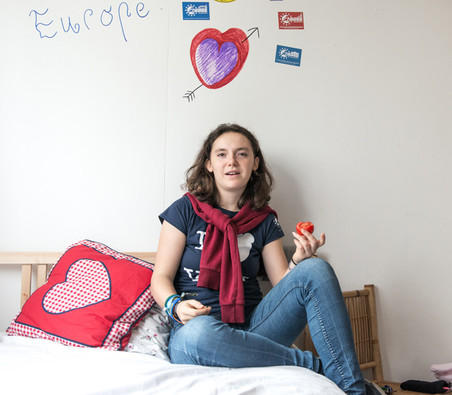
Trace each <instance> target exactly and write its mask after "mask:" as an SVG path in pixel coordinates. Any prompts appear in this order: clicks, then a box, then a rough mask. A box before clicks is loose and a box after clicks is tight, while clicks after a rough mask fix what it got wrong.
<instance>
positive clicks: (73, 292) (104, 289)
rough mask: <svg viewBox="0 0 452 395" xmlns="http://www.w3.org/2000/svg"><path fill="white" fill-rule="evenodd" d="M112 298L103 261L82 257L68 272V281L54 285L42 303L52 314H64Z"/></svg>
mask: <svg viewBox="0 0 452 395" xmlns="http://www.w3.org/2000/svg"><path fill="white" fill-rule="evenodd" d="M109 298H110V276H109V274H108V270H107V268H106V267H105V266H104V264H103V263H102V262H99V261H93V260H91V259H80V260H78V261H77V262H74V263H73V264H72V265H71V266H70V267H69V269H68V271H67V273H66V281H64V282H62V283H59V284H56V285H54V286H53V287H52V288H50V289H49V290H48V291H47V293H46V294H45V296H44V298H43V301H42V304H43V307H44V310H45V311H47V312H48V313H51V314H62V313H66V312H68V311H71V310H74V309H80V308H83V307H87V306H90V305H93V304H96V303H100V302H103V301H104V300H108V299H109Z"/></svg>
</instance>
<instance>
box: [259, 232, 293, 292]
mask: <svg viewBox="0 0 452 395" xmlns="http://www.w3.org/2000/svg"><path fill="white" fill-rule="evenodd" d="M262 260H263V261H264V267H265V272H266V273H267V277H268V279H269V280H270V283H271V285H272V287H274V286H275V285H276V284H277V283H278V282H279V281H280V280H281V279H282V278H283V277H284V276H285V275H286V274H287V273H288V272H289V271H290V269H289V265H288V263H287V259H286V255H285V254H284V248H283V243H282V239H277V240H275V241H272V242H271V243H268V244H266V245H265V246H264V248H263V249H262Z"/></svg>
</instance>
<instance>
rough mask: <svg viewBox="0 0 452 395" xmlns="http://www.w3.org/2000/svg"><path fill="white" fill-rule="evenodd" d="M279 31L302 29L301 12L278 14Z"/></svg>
mask: <svg viewBox="0 0 452 395" xmlns="http://www.w3.org/2000/svg"><path fill="white" fill-rule="evenodd" d="M278 21H279V28H280V29H304V19H303V13H302V12H278Z"/></svg>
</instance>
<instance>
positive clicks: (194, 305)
mask: <svg viewBox="0 0 452 395" xmlns="http://www.w3.org/2000/svg"><path fill="white" fill-rule="evenodd" d="M210 310H212V307H210V306H204V305H203V304H202V303H201V302H198V301H197V300H195V299H188V300H182V301H181V302H180V303H179V304H178V305H177V307H176V314H177V316H178V317H179V319H180V320H181V321H182V323H183V324H186V323H187V322H188V321H190V320H191V319H193V318H195V317H197V316H199V315H207V314H209V313H210Z"/></svg>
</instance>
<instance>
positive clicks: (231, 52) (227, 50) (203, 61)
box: [196, 38, 238, 85]
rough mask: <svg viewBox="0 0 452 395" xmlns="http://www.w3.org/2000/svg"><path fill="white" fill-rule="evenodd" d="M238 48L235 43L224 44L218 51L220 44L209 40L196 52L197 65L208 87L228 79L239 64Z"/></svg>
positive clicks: (200, 45)
mask: <svg viewBox="0 0 452 395" xmlns="http://www.w3.org/2000/svg"><path fill="white" fill-rule="evenodd" d="M237 52H238V51H237V47H236V46H235V44H234V43H231V42H226V43H224V44H223V45H222V46H221V48H220V51H218V43H217V42H216V41H215V40H214V39H212V38H208V39H206V40H204V41H203V42H202V43H201V44H199V46H198V48H197V50H196V65H197V66H198V71H199V74H201V77H202V78H203V79H204V81H206V83H207V84H208V85H213V84H215V83H217V82H218V81H221V80H222V79H223V78H224V77H226V76H227V75H228V74H229V73H230V72H231V70H232V69H233V68H234V67H235V65H236V64H237Z"/></svg>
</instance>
